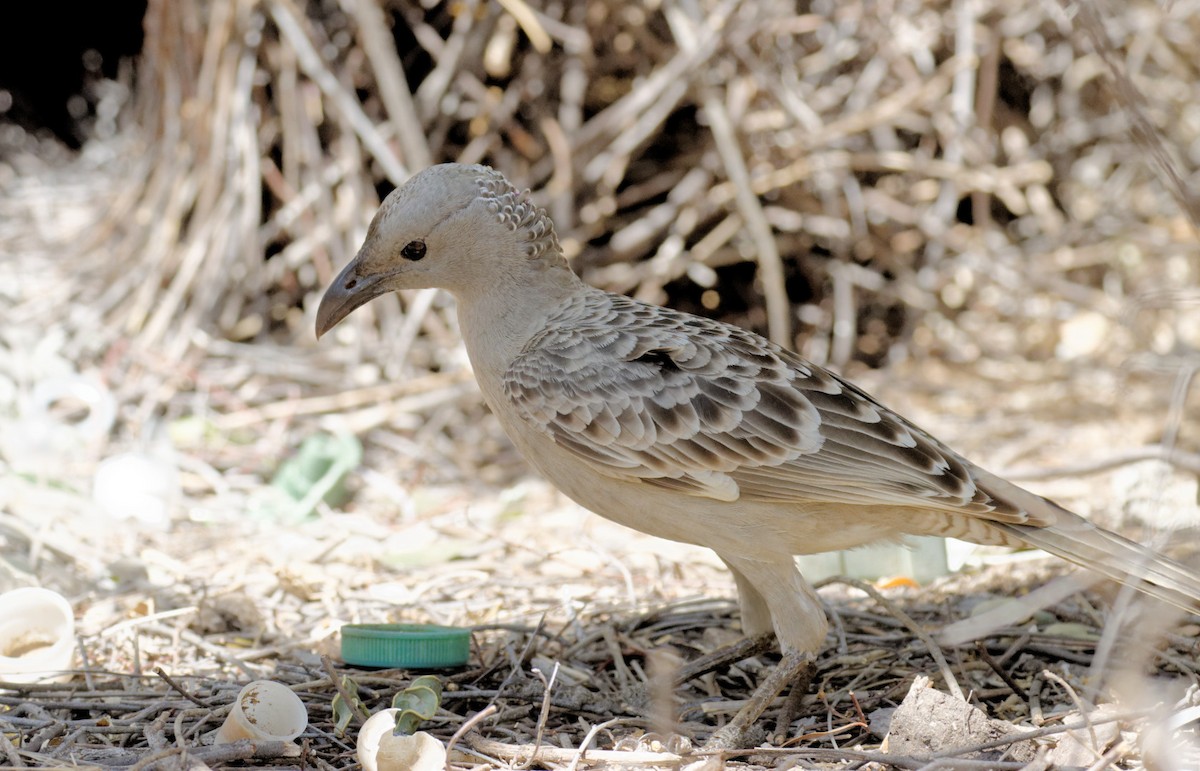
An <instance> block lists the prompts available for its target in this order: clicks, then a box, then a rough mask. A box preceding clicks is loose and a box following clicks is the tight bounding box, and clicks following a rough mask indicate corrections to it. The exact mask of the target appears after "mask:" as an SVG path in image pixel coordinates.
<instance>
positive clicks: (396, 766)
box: [355, 708, 446, 771]
mask: <svg viewBox="0 0 1200 771" xmlns="http://www.w3.org/2000/svg"><path fill="white" fill-rule="evenodd" d="M398 712H400V710H398V709H395V708H392V709H385V710H381V711H379V712H376V713H375V714H374V715H371V717H369V718H367V722H365V723H363V726H362V728H360V729H359V730H358V746H357V747H356V748H355V751H356V753H357V755H358V762H359V763H361V764H362V767H363V771H442V770H443V769H445V767H446V747H445V745H443V744H442V743H441V742H440V741H438V740H437V739H435V738H434V737H433V736H430V735H429V734H427V733H425V732H424V731H417V732H416V733H414V734H403V735H400V736H396V735H395V734H394V733H392V731H393V730H394V729H395V727H396V715H397V713H398Z"/></svg>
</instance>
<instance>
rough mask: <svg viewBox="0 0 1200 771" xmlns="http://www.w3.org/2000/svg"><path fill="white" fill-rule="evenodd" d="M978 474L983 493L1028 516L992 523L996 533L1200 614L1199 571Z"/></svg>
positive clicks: (1049, 502)
mask: <svg viewBox="0 0 1200 771" xmlns="http://www.w3.org/2000/svg"><path fill="white" fill-rule="evenodd" d="M984 475H986V477H987V478H986V480H985V479H980V480H979V481H980V482H982V483H983V484H984V485H985V486H986V487H987V489H988V491H989V492H991V493H994V494H998V496H999V497H1001V498H1003V499H1005V500H1007V501H1009V502H1012V503H1015V504H1017V505H1018V506H1020V507H1021V508H1023V509H1024V510H1025V511H1027V512H1028V513H1029V524H1016V523H993V527H995V528H996V529H997V530H1000V531H1002V532H1004V533H1006V534H1008V535H1010V536H1013V537H1015V538H1017V539H1018V540H1021V541H1023V542H1025V543H1027V544H1029V545H1030V546H1036V547H1037V548H1039V549H1042V550H1044V551H1047V552H1049V553H1051V554H1053V555H1055V556H1057V557H1062V558H1063V559H1065V560H1068V561H1070V562H1073V563H1075V564H1076V565H1079V566H1081V567H1085V568H1087V569H1089V570H1092V571H1095V572H1097V573H1099V574H1101V575H1103V576H1105V577H1107V578H1111V579H1114V580H1116V581H1119V582H1121V583H1124V584H1128V585H1130V586H1132V587H1133V588H1135V589H1137V590H1138V591H1141V592H1144V593H1145V594H1148V595H1150V596H1151V597H1157V598H1158V599H1160V600H1163V601H1164V602H1168V603H1170V604H1171V605H1174V606H1175V607H1177V608H1180V609H1182V610H1185V611H1188V612H1191V613H1197V612H1200V572H1197V571H1196V570H1194V569H1192V568H1189V567H1188V566H1187V565H1184V564H1182V563H1179V562H1176V561H1175V560H1172V559H1170V558H1168V557H1165V556H1163V555H1162V554H1159V553H1158V552H1156V551H1154V550H1153V549H1150V548H1148V547H1146V546H1143V545H1142V544H1140V543H1136V542H1134V541H1131V540H1129V539H1128V538H1125V537H1123V536H1120V535H1117V534H1116V533H1113V532H1111V531H1109V530H1105V529H1104V528H1101V527H1097V526H1096V525H1093V524H1092V523H1091V522H1088V521H1087V520H1086V519H1084V518H1083V517H1080V516H1079V515H1078V514H1075V513H1073V512H1071V511H1068V510H1067V509H1064V508H1063V507H1062V506H1059V505H1058V504H1057V503H1055V502H1054V501H1051V500H1049V499H1047V498H1043V497H1041V496H1040V495H1035V494H1034V493H1031V492H1029V491H1028V490H1025V489H1023V488H1021V487H1018V486H1016V485H1014V484H1012V483H1011V482H1008V481H1007V480H1003V479H1001V478H999V477H996V476H994V475H992V474H988V473H987V472H984ZM984 475H981V476H984ZM1035 523H1036V524H1035Z"/></svg>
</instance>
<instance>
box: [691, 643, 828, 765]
mask: <svg viewBox="0 0 1200 771" xmlns="http://www.w3.org/2000/svg"><path fill="white" fill-rule="evenodd" d="M816 671H817V664H816V659H815V657H814V656H813V654H811V653H800V652H798V651H787V650H785V651H784V654H783V658H782V659H781V660H780V662H779V664H778V665H776V666H775V668H774V669H772V670H771V672H770V673H769V674H768V675H767V676H766V678H765V679H764V680H763V681H762V682H761V683H759V685H758V687H757V688H755V689H754V693H753V694H751V696H750V699H749V700H748V701H747V702H746V704H745V705H744V706H743V707H742V708H741V709H740V710H738V712H737V714H736V715H734V716H733V720H730V721H729V722H728V723H726V724H725V726H724V727H722V728H721V729H719V730H718V731H716V733H714V734H713V735H712V736H710V737H709V739H708V741H707V742H705V743H704V749H705V750H731V749H739V748H741V747H743V746H744V745H745V744H746V734H747V733H748V732H749V729H750V728H751V726H753V725H754V724H755V722H757V720H758V718H759V717H760V716H761V715H762V713H763V711H764V710H766V708H767V707H768V706H769V705H770V704H771V702H772V701H774V700H775V697H776V696H778V695H779V694H780V693H782V692H783V689H784V688H786V687H787V685H788V683H792V682H793V681H794V682H795V687H797V688H805V689H807V688H808V686H809V683H811V682H812V678H813V675H814V674H816Z"/></svg>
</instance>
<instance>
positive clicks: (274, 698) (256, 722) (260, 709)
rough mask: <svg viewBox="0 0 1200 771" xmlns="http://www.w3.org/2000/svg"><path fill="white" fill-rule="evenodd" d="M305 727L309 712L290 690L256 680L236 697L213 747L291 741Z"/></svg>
mask: <svg viewBox="0 0 1200 771" xmlns="http://www.w3.org/2000/svg"><path fill="white" fill-rule="evenodd" d="M307 727H308V710H306V709H305V708H304V702H303V701H301V700H300V697H299V696H297V695H296V694H295V693H294V692H293V691H292V689H291V688H288V687H287V686H286V685H281V684H279V683H276V682H273V681H271V680H255V681H254V682H252V683H250V684H249V685H247V686H246V687H245V688H243V689H242V691H241V693H239V694H238V697H237V701H235V702H234V703H233V709H232V710H230V711H229V717H227V718H225V722H224V723H223V724H222V725H221V727H220V728H218V729H217V735H216V737H215V738H214V739H213V744H229V743H230V742H236V741H237V740H239V739H263V740H267V741H282V742H290V741H291V740H292V739H295V738H296V737H297V736H299V735H300V734H302V733H304V729H305V728H307Z"/></svg>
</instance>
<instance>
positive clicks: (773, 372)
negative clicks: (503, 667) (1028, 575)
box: [505, 290, 1033, 524]
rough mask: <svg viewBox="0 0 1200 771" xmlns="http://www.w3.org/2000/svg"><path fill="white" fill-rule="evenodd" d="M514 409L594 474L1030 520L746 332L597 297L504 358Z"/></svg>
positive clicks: (885, 415)
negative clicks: (511, 358)
mask: <svg viewBox="0 0 1200 771" xmlns="http://www.w3.org/2000/svg"><path fill="white" fill-rule="evenodd" d="M505 393H506V395H507V396H508V398H509V399H511V400H512V402H513V404H514V405H515V406H516V408H517V410H518V411H519V413H520V414H521V416H522V417H523V418H524V419H525V420H526V421H528V422H529V423H531V424H533V425H534V426H536V427H537V428H538V429H539V430H541V431H542V432H543V433H545V434H546V435H547V436H549V437H550V438H551V439H553V440H554V441H555V442H556V443H558V444H559V445H560V446H561V447H563V448H564V449H566V450H567V451H569V452H571V453H573V454H575V455H576V456H577V457H578V458H580V459H581V460H583V461H584V462H586V463H588V464H589V465H591V466H592V467H593V468H594V469H595V470H596V471H597V472H598V473H600V474H603V475H606V476H610V477H616V478H620V479H626V480H630V481H641V482H644V483H647V484H651V485H657V486H660V487H666V488H669V489H672V490H678V491H682V492H686V493H689V494H692V495H698V496H705V497H711V498H717V499H719V500H736V499H739V498H741V499H745V500H762V501H774V502H802V501H828V502H835V503H848V504H870V503H877V504H880V505H908V506H919V507H922V508H926V509H930V508H932V509H941V510H946V511H956V512H961V513H968V514H976V515H979V516H983V517H985V518H988V519H992V520H995V521H999V522H1004V523H1008V524H1033V523H1032V522H1031V518H1030V516H1029V515H1028V514H1027V513H1026V511H1025V510H1024V508H1023V507H1021V506H1020V505H1017V504H1015V503H1013V502H1011V501H1010V500H1009V499H1007V497H1006V496H1004V495H1002V494H996V493H993V492H991V491H989V490H988V489H984V486H983V485H981V484H980V482H979V480H978V479H977V477H976V475H975V471H977V469H975V468H974V467H973V466H971V465H970V464H969V463H968V462H967V461H965V460H963V459H962V458H961V457H960V456H959V455H958V454H957V453H955V452H954V451H953V450H950V449H949V448H947V447H946V446H944V445H942V444H941V443H940V442H938V441H937V440H936V439H934V438H933V437H931V436H930V435H929V434H927V433H925V432H924V431H922V430H921V429H920V428H917V427H916V426H915V425H913V424H911V423H909V422H908V421H906V420H905V419H904V418H902V417H900V416H899V415H897V414H896V413H894V412H892V411H891V410H889V409H887V408H886V407H884V406H883V405H882V404H880V403H879V402H877V401H875V399H874V398H872V397H871V396H870V395H868V394H867V393H865V392H864V391H862V390H860V389H859V388H857V387H856V386H854V385H852V384H851V383H849V382H847V381H844V380H842V379H841V378H839V377H837V376H836V375H834V374H833V373H831V372H828V371H826V370H824V369H821V368H820V367H817V366H816V365H813V364H811V363H809V362H806V361H804V360H803V359H801V358H800V357H799V356H797V355H796V354H793V353H791V352H789V351H786V350H784V349H783V348H780V347H778V346H776V345H773V344H772V343H769V342H768V341H766V340H764V339H763V338H761V337H759V336H757V335H754V334H753V333H751V332H747V331H746V330H743V329H740V328H738V327H734V326H731V325H728V324H723V323H721V322H717V321H710V320H707V319H701V318H699V317H696V316H690V315H687V314H682V313H678V312H676V311H672V310H670V309H667V308H659V307H657V306H652V305H647V304H644V303H640V302H638V301H636V300H632V299H630V298H627V297H623V296H620V295H614V294H609V293H606V292H601V291H599V290H595V291H591V292H587V293H583V294H581V295H579V296H576V297H574V298H572V299H571V300H570V301H568V302H567V303H565V304H564V305H563V306H562V307H561V308H560V309H559V310H558V312H557V313H555V314H554V315H553V316H552V317H551V318H549V319H548V320H547V322H546V324H545V326H544V328H543V330H542V331H541V332H540V333H539V334H538V335H536V336H535V337H534V338H533V339H532V340H531V341H530V342H529V343H528V344H527V345H526V346H525V348H524V350H523V351H522V353H521V354H520V355H519V356H518V357H517V359H516V360H515V361H514V362H513V363H512V365H511V366H510V368H509V370H508V372H507V373H506V375H505Z"/></svg>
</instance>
